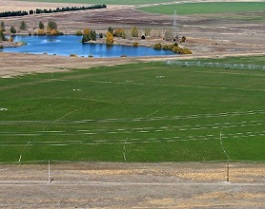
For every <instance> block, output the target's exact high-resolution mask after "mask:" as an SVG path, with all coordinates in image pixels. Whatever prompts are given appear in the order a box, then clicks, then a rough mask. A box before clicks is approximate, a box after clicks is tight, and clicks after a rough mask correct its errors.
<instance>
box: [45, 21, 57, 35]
mask: <svg viewBox="0 0 265 209" xmlns="http://www.w3.org/2000/svg"><path fill="white" fill-rule="evenodd" d="M53 30H57V23H56V22H54V21H49V22H48V25H47V33H49V34H50V33H51V31H53Z"/></svg>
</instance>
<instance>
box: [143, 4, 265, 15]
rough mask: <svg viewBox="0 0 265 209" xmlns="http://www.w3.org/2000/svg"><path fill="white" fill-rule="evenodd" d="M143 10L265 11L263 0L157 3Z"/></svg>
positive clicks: (188, 12) (194, 11)
mask: <svg viewBox="0 0 265 209" xmlns="http://www.w3.org/2000/svg"><path fill="white" fill-rule="evenodd" d="M140 9H141V10H143V11H145V12H152V13H159V14H169V15H171V14H174V12H175V11H176V13H177V14H179V15H188V14H208V13H229V12H246V11H265V2H203V3H184V4H170V5H159V6H150V7H143V8H140Z"/></svg>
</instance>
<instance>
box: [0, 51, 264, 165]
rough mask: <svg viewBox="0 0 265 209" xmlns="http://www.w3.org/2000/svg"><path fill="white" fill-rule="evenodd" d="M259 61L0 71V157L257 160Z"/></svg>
mask: <svg viewBox="0 0 265 209" xmlns="http://www.w3.org/2000/svg"><path fill="white" fill-rule="evenodd" d="M264 66H265V59H264V56H261V57H244V58H243V57H242V58H226V59H216V60H191V61H179V60H176V61H171V62H154V63H138V64H128V65H121V66H114V67H106V66H102V67H97V68H91V69H84V70H73V71H71V72H66V73H49V74H37V75H26V76H21V77H17V78H11V79H0V95H1V97H0V162H1V163H17V162H19V161H20V162H21V163H29V162H47V161H48V160H58V161H115V162H124V161H125V160H126V161H127V162H169V161H225V160H227V158H229V159H230V160H232V161H264V160H265V155H264V153H265V136H264V135H265V106H264V104H265V82H264V81H265V67H264ZM220 139H221V140H220ZM224 150H225V151H226V153H227V155H228V156H226V155H225V153H224Z"/></svg>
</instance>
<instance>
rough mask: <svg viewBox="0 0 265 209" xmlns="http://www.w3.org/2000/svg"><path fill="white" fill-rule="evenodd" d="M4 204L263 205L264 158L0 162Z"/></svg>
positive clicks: (29, 205)
mask: <svg viewBox="0 0 265 209" xmlns="http://www.w3.org/2000/svg"><path fill="white" fill-rule="evenodd" d="M0 173H1V175H0V188H1V190H2V191H5V192H4V193H1V194H0V207H2V208H59V207H60V208H264V206H265V195H264V194H265V180H264V179H265V178H264V173H265V166H264V164H254V165H253V164H243V163H232V164H231V165H230V180H229V182H227V181H226V179H227V178H226V175H227V169H226V163H208V164H205V163H163V164H156V163H152V164H149V163H147V164H139V163H132V164H131V163H129V164H128V163H75V164H67V163H56V164H52V165H51V172H50V176H51V178H50V180H51V182H50V181H49V177H48V166H47V165H43V164H42V165H1V166H0Z"/></svg>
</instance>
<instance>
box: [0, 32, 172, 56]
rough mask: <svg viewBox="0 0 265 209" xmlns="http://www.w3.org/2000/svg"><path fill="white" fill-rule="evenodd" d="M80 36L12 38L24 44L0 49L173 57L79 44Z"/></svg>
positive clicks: (147, 50)
mask: <svg viewBox="0 0 265 209" xmlns="http://www.w3.org/2000/svg"><path fill="white" fill-rule="evenodd" d="M81 39H82V36H76V35H63V36H14V42H25V43H26V45H24V46H21V47H11V48H4V49H1V51H3V52H17V53H30V54H44V53H47V54H50V55H60V56H69V55H71V54H75V55H78V56H84V57H87V56H93V57H97V58H99V57H120V56H128V57H141V56H162V55H173V54H174V53H173V52H171V51H165V50H155V49H153V48H151V47H143V46H138V47H133V46H122V45H113V46H111V47H109V46H107V45H106V44H97V43H86V44H82V43H81Z"/></svg>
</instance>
